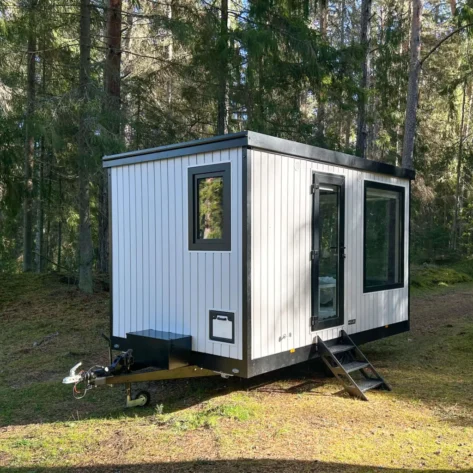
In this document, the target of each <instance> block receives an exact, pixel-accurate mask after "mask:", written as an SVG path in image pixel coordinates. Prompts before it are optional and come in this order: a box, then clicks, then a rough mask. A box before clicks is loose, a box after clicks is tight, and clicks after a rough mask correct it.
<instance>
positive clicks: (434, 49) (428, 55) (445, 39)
mask: <svg viewBox="0 0 473 473" xmlns="http://www.w3.org/2000/svg"><path fill="white" fill-rule="evenodd" d="M470 26H473V23H468V24H467V25H463V26H460V28H457V29H456V30H453V31H452V32H451V33H449V34H448V35H447V36H445V37H444V38H442V39H441V40H440V41H439V42H438V43H437V44H436V45H435V46H434V47H433V48H432V49H431V50H430V51H429V52H428V53H427V54H426V56H425V57H424V58H423V59H421V60H420V62H419V65H420V67H422V66H423V65H424V62H425V61H427V59H429V57H430V56H431V55H432V54H433V53H435V51H437V49H438V48H440V46H442V44H443V43H445V41H447V39H449V38H451V37H452V36H453V35H454V34H456V33H459V32H460V31H463V30H464V29H466V28H469V27H470Z"/></svg>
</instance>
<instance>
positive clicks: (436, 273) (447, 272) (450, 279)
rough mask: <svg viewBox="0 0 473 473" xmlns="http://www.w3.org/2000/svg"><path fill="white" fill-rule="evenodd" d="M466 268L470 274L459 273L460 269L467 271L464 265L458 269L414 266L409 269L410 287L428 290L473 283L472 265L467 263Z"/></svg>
mask: <svg viewBox="0 0 473 473" xmlns="http://www.w3.org/2000/svg"><path fill="white" fill-rule="evenodd" d="M467 266H468V271H469V273H470V274H468V273H466V272H462V271H461V269H467V268H466V265H465V267H461V266H460V267H459V268H458V269H453V268H449V267H443V266H435V265H424V266H421V267H415V266H414V267H412V268H411V285H412V287H413V288H416V289H429V288H433V287H435V286H451V285H454V284H459V283H466V282H471V281H473V263H472V262H469V263H468V265H467Z"/></svg>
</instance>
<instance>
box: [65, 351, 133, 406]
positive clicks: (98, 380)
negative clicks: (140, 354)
mask: <svg viewBox="0 0 473 473" xmlns="http://www.w3.org/2000/svg"><path fill="white" fill-rule="evenodd" d="M132 365H133V350H127V351H124V352H122V353H120V354H119V355H118V356H117V357H116V358H115V359H114V360H113V361H112V363H111V364H110V365H109V366H100V365H95V366H92V368H90V369H88V370H80V371H79V372H78V370H79V368H80V367H81V366H82V362H79V363H77V365H75V366H73V367H72V368H71V370H70V371H69V376H66V377H65V378H64V379H63V380H62V382H63V384H73V385H74V386H73V390H72V392H73V394H74V397H75V398H76V399H82V398H83V397H84V396H85V395H86V393H87V391H88V390H89V389H92V388H94V387H97V386H98V385H101V384H106V383H105V382H104V381H105V378H107V377H109V376H116V375H119V374H124V373H129V372H130V371H131V366H132ZM81 384H84V385H85V387H84V388H83V389H84V390H83V391H82V392H81V391H80V390H79V386H80V385H81Z"/></svg>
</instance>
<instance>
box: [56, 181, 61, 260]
mask: <svg viewBox="0 0 473 473" xmlns="http://www.w3.org/2000/svg"><path fill="white" fill-rule="evenodd" d="M58 179H59V201H60V202H61V201H62V179H61V176H59V178H58ZM61 256H62V210H61V211H60V213H59V220H58V223H57V267H58V268H61V265H62V260H61Z"/></svg>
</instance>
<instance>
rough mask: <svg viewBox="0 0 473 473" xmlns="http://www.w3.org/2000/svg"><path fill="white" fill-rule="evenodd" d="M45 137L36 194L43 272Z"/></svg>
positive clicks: (38, 269)
mask: <svg viewBox="0 0 473 473" xmlns="http://www.w3.org/2000/svg"><path fill="white" fill-rule="evenodd" d="M44 161H45V151H44V137H41V161H40V162H39V163H38V164H37V166H38V174H37V187H38V192H37V194H36V197H37V200H36V252H35V260H36V272H37V273H41V272H42V270H43V256H44V255H43V246H44V245H43V228H44V208H43V199H44V196H43V189H44V179H43V177H44Z"/></svg>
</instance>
